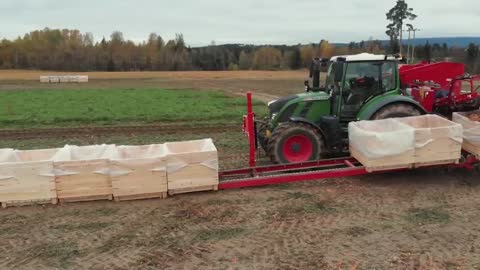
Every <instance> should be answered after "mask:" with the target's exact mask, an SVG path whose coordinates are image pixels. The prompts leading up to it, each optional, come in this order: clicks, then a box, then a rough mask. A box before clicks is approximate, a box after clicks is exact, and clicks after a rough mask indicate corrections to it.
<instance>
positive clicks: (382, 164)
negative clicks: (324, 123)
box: [350, 145, 414, 172]
mask: <svg viewBox="0 0 480 270" xmlns="http://www.w3.org/2000/svg"><path fill="white" fill-rule="evenodd" d="M350 154H351V155H352V157H354V158H355V159H356V160H358V161H359V162H360V163H361V164H362V165H363V166H364V167H365V169H366V170H367V172H377V171H388V170H395V169H410V168H413V164H414V151H413V150H410V151H407V152H405V153H402V154H399V155H395V156H390V157H384V158H381V159H369V158H367V157H365V156H364V155H363V154H362V153H361V152H360V151H358V150H357V149H355V147H353V146H351V145H350Z"/></svg>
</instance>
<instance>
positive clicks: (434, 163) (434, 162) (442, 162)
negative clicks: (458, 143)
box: [413, 159, 459, 168]
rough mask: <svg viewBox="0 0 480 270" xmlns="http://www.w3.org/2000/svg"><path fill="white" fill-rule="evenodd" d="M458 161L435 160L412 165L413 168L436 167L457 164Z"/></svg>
mask: <svg viewBox="0 0 480 270" xmlns="http://www.w3.org/2000/svg"><path fill="white" fill-rule="evenodd" d="M458 163H459V159H449V160H437V161H430V162H419V163H415V164H414V166H413V167H414V168H421V167H429V166H437V165H448V164H458Z"/></svg>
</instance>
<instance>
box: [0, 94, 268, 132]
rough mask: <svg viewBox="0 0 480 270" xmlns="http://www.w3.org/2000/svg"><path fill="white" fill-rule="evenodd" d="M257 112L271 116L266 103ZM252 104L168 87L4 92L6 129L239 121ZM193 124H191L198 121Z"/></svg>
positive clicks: (0, 109) (1, 116)
mask: <svg viewBox="0 0 480 270" xmlns="http://www.w3.org/2000/svg"><path fill="white" fill-rule="evenodd" d="M254 107H255V111H256V112H257V113H259V114H264V113H265V112H266V106H265V104H263V103H262V102H259V101H255V102H254ZM245 110H246V100H245V98H243V97H236V96H235V97H232V96H228V95H227V94H225V93H223V92H219V91H216V92H214V91H196V90H165V89H111V90H28V91H3V92H0V128H17V127H22V128H30V127H53V126H67V127H69V126H83V125H114V124H121V125H126V124H148V123H162V122H183V123H190V122H191V121H194V122H211V123H226V122H239V121H241V119H242V118H241V116H242V115H243V114H245ZM194 122H191V123H194Z"/></svg>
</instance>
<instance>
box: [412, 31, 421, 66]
mask: <svg viewBox="0 0 480 270" xmlns="http://www.w3.org/2000/svg"><path fill="white" fill-rule="evenodd" d="M412 31H413V41H412V43H413V46H412V62H413V61H414V60H415V33H416V32H417V31H420V29H418V28H414V29H413V30H412Z"/></svg>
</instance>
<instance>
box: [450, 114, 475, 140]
mask: <svg viewBox="0 0 480 270" xmlns="http://www.w3.org/2000/svg"><path fill="white" fill-rule="evenodd" d="M471 113H472V112H470V113H453V117H452V120H453V122H455V123H458V124H460V125H462V126H463V138H464V139H465V140H467V141H468V142H470V143H471V144H474V145H480V122H477V121H472V120H470V119H469V118H468V117H467V116H468V115H469V114H471ZM475 113H480V112H479V111H477V112H475Z"/></svg>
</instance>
